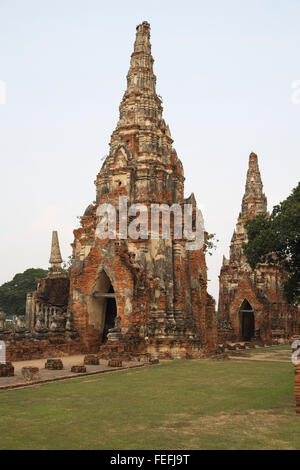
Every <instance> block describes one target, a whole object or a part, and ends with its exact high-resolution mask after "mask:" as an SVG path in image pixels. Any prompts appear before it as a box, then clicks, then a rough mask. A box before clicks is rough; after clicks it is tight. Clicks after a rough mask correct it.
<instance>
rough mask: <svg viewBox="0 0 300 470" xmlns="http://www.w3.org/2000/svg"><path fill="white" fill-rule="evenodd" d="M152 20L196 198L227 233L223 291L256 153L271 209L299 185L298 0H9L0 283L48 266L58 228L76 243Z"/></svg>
mask: <svg viewBox="0 0 300 470" xmlns="http://www.w3.org/2000/svg"><path fill="white" fill-rule="evenodd" d="M144 20H146V21H149V22H150V24H151V43H152V54H153V56H154V59H155V63H154V72H155V74H156V76H157V93H158V94H160V95H161V96H162V98H163V106H164V118H165V120H166V122H167V123H168V124H169V126H170V129H171V134H172V138H173V139H174V147H175V148H176V150H177V154H178V156H179V158H180V159H181V161H182V163H183V166H184V170H185V177H186V184H185V193H186V196H189V194H190V193H191V192H194V194H195V196H196V199H197V202H198V205H199V207H200V208H201V209H202V211H203V215H204V219H205V225H206V229H207V230H208V231H209V232H210V233H216V236H217V238H218V239H219V240H220V242H219V244H218V249H217V251H216V252H215V253H214V255H213V256H212V257H209V256H208V257H207V263H208V268H209V270H208V277H209V279H210V282H209V286H208V290H209V292H210V293H212V295H213V296H214V297H215V298H216V300H217V296H218V275H219V270H220V266H221V262H222V256H223V254H225V255H226V256H228V250H229V243H230V239H231V236H232V233H233V230H234V227H235V223H236V219H237V216H238V213H239V211H240V206H241V199H242V195H243V192H244V185H245V178H246V171H247V165H248V156H249V154H250V152H252V151H254V152H255V153H257V154H258V157H259V165H260V170H261V174H262V179H263V183H264V191H265V193H266V196H267V198H268V204H269V209H272V206H273V205H274V204H277V203H278V202H279V201H281V200H283V199H285V198H286V197H287V196H288V195H289V194H290V192H291V190H292V188H293V187H295V186H296V184H297V182H298V180H299V173H300V172H299V169H300V163H299V160H300V159H299V156H300V132H299V130H300V103H299V104H296V103H297V100H295V99H294V102H293V99H292V95H293V93H295V90H294V89H293V88H292V84H293V83H294V82H296V81H297V80H300V61H299V53H300V28H299V20H300V1H299V0H280V1H279V0H268V1H264V0H260V1H258V0H256V1H255V0H251V1H250V0H243V1H240V0H239V1H234V0H227V1H224V0H219V1H217V0H216V1H209V2H208V1H207V0H203V1H202V0H201V1H199V0H197V1H196V0H195V1H193V0H186V1H184V2H183V1H176V0H172V1H169V0H164V1H161V0H160V1H157V0H152V1H151V2H150V1H147V2H146V1H143V0H138V1H136V0H132V1H131V0H128V1H124V0H123V1H120V0H115V1H113V2H107V1H101V0H59V1H58V0H43V1H41V0H26V2H25V1H24V0H0V34H1V41H0V84H2V85H3V83H4V84H5V88H6V104H0V156H1V177H0V182H1V186H0V187H1V200H0V204H1V214H2V216H1V232H0V260H1V261H0V262H1V269H0V284H2V283H3V282H5V281H9V280H10V279H11V278H12V277H13V275H14V274H16V273H17V272H23V271H24V270H25V269H27V268H30V267H41V268H47V267H48V260H49V252H50V242H51V232H52V230H58V232H59V237H60V244H61V251H62V255H63V258H65V259H66V258H67V257H68V256H69V255H70V254H71V247H70V243H72V241H73V234H72V231H73V229H74V228H76V227H77V226H78V219H77V218H76V217H77V216H80V215H82V214H83V212H84V210H85V208H86V207H87V205H88V204H90V203H91V202H92V201H94V200H95V187H94V180H95V177H96V174H97V173H98V171H99V169H100V167H101V165H102V162H101V158H102V157H103V156H104V155H106V154H107V153H108V143H109V140H110V135H111V133H112V131H113V130H114V128H115V126H116V123H117V120H118V107H119V104H120V101H121V98H122V96H123V93H124V91H125V88H126V74H127V71H128V68H129V61H130V54H131V52H132V49H133V42H134V39H135V27H136V25H137V24H139V23H140V22H142V21H144ZM2 89H3V86H2V87H0V93H1V90H2ZM2 94H3V92H2ZM2 98H3V96H2ZM2 101H3V100H2ZM2 101H1V96H0V103H1V102H2ZM298 101H300V100H298Z"/></svg>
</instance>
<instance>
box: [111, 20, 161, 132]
mask: <svg viewBox="0 0 300 470" xmlns="http://www.w3.org/2000/svg"><path fill="white" fill-rule="evenodd" d="M153 62H154V59H153V57H152V55H151V43H150V24H149V23H148V22H147V21H144V22H143V23H142V24H139V25H138V26H137V28H136V40H135V43H134V51H133V53H132V54H131V61H130V68H129V71H128V74H127V89H126V91H125V93H124V96H123V99H122V102H121V104H120V120H119V122H118V125H117V129H119V130H121V129H122V128H128V127H129V126H139V128H140V129H147V130H151V129H154V128H155V129H157V128H160V129H161V130H162V131H163V132H164V133H167V134H168V133H169V130H168V129H167V126H166V123H165V122H164V120H163V119H162V110H163V108H162V106H161V103H162V101H161V99H160V98H159V97H158V96H157V94H156V76H155V75H154V72H153Z"/></svg>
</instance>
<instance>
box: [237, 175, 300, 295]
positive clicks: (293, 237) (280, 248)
mask: <svg viewBox="0 0 300 470" xmlns="http://www.w3.org/2000/svg"><path fill="white" fill-rule="evenodd" d="M245 226H246V229H247V232H248V244H245V245H244V253H245V255H246V257H247V260H248V263H249V264H250V266H251V267H252V268H253V269H254V268H255V266H256V265H257V264H258V263H262V262H267V263H269V264H271V265H272V264H278V263H279V264H280V265H281V266H282V267H283V268H284V269H285V270H286V272H287V274H288V278H287V281H286V282H285V283H284V286H283V293H284V296H285V298H286V299H287V301H288V302H290V303H299V302H300V183H298V186H297V187H296V188H294V189H293V191H292V193H291V195H290V196H289V197H287V198H286V199H285V200H284V201H283V202H281V203H280V204H279V205H277V206H274V208H273V211H272V214H271V216H270V218H268V217H266V216H265V215H259V216H257V217H256V218H255V219H253V220H250V221H248V222H247V223H246V225H245Z"/></svg>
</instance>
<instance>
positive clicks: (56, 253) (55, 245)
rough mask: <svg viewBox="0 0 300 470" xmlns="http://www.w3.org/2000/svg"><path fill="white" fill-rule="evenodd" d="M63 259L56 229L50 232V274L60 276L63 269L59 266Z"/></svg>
mask: <svg viewBox="0 0 300 470" xmlns="http://www.w3.org/2000/svg"><path fill="white" fill-rule="evenodd" d="M62 262H63V260H62V257H61V253H60V247H59V241H58V233H57V231H56V230H53V232H52V242H51V254H50V260H49V263H50V268H49V275H50V276H61V275H62V273H64V270H63V269H62V267H61V264H62Z"/></svg>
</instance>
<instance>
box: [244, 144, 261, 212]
mask: <svg viewBox="0 0 300 470" xmlns="http://www.w3.org/2000/svg"><path fill="white" fill-rule="evenodd" d="M263 213H267V198H266V196H265V194H264V193H263V184H262V180H261V176H260V171H259V166H258V158H257V155H256V154H255V153H253V152H252V153H251V154H250V156H249V167H248V171H247V179H246V185H245V194H244V196H243V201H242V212H241V216H242V217H243V218H244V217H245V218H252V217H256V216H257V215H258V214H263Z"/></svg>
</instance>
